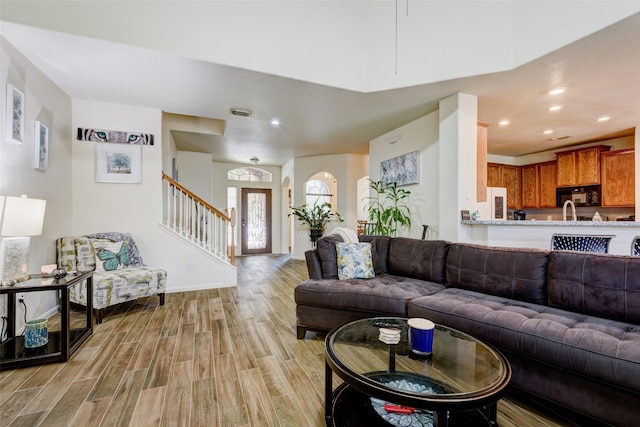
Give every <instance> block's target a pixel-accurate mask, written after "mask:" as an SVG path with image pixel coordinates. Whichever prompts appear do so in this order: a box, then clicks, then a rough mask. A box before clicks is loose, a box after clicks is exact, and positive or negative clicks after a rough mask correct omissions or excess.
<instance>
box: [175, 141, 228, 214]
mask: <svg viewBox="0 0 640 427" xmlns="http://www.w3.org/2000/svg"><path fill="white" fill-rule="evenodd" d="M177 155H178V158H177V159H178V176H179V177H180V184H181V185H183V186H185V187H186V188H187V190H189V191H191V192H192V193H193V194H195V195H196V196H198V197H200V198H201V199H202V200H204V201H205V202H207V203H209V204H212V201H213V188H212V185H213V173H212V168H211V162H212V156H211V153H193V152H190V151H178V154H177ZM169 175H170V174H169ZM221 206H224V207H226V204H224V205H221Z"/></svg>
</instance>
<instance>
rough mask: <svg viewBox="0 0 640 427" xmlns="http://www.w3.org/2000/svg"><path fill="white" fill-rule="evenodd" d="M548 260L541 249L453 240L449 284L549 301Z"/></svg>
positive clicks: (479, 290)
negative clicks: (473, 243) (482, 244)
mask: <svg viewBox="0 0 640 427" xmlns="http://www.w3.org/2000/svg"><path fill="white" fill-rule="evenodd" d="M548 262H549V252H548V251H545V250H542V249H530V248H498V247H490V246H481V245H471V244H465V243H451V244H450V245H449V255H448V256H447V267H446V269H447V286H448V287H455V288H461V289H467V290H471V291H477V292H483V293H487V294H491V295H496V296H501V297H505V298H511V299H516V300H520V301H527V302H532V303H536V304H546V303H547V289H546V280H547V265H548Z"/></svg>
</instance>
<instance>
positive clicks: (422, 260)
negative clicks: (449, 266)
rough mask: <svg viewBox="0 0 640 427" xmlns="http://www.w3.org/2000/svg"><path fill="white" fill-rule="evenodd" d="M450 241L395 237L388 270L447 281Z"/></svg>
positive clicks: (413, 276) (404, 274) (434, 280)
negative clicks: (446, 268)
mask: <svg viewBox="0 0 640 427" xmlns="http://www.w3.org/2000/svg"><path fill="white" fill-rule="evenodd" d="M448 247H449V242H447V241H444V240H418V239H410V238H406V237H395V238H393V239H391V241H390V243H389V255H388V257H387V272H388V273H389V274H394V275H397V276H406V277H412V278H414V279H420V280H428V281H430V282H436V283H445V274H446V272H445V260H446V259H447V250H448Z"/></svg>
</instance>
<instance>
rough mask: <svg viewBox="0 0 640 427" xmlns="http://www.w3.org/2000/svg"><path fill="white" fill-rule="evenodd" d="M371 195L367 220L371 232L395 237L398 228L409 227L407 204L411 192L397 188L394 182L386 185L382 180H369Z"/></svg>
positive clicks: (409, 215) (409, 218) (409, 214)
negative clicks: (370, 225) (371, 225)
mask: <svg viewBox="0 0 640 427" xmlns="http://www.w3.org/2000/svg"><path fill="white" fill-rule="evenodd" d="M369 188H370V189H371V190H373V192H374V194H373V196H369V197H368V202H367V208H368V210H369V221H370V222H372V223H373V230H371V232H372V234H379V235H382V236H393V237H395V235H396V233H397V231H398V228H400V227H407V228H409V227H411V209H410V208H409V205H408V204H407V202H408V199H409V195H410V194H411V192H410V191H409V190H405V189H404V188H398V184H397V183H396V182H390V183H388V184H386V185H384V184H383V183H382V181H374V180H372V179H370V180H369Z"/></svg>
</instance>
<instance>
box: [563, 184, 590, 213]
mask: <svg viewBox="0 0 640 427" xmlns="http://www.w3.org/2000/svg"><path fill="white" fill-rule="evenodd" d="M567 200H571V201H572V202H573V204H574V205H576V206H600V186H599V185H587V186H584V187H560V188H556V206H557V207H559V208H561V207H563V206H564V204H565V202H566V201H567Z"/></svg>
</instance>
